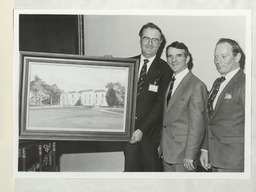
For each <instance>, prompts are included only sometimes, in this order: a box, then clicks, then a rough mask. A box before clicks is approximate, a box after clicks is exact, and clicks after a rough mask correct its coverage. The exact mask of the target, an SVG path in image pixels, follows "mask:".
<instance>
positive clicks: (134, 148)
mask: <svg viewBox="0 0 256 192" xmlns="http://www.w3.org/2000/svg"><path fill="white" fill-rule="evenodd" d="M139 36H140V46H141V55H139V56H137V57H136V58H138V59H139V61H140V65H139V80H138V91H137V104H136V117H135V119H136V120H135V131H134V133H133V135H132V138H131V141H130V142H129V143H126V145H125V149H124V155H125V171H126V172H128V171H161V159H160V158H159V155H158V146H159V143H160V132H161V128H162V117H163V99H164V94H165V91H166V88H167V86H168V84H169V82H170V78H171V76H172V70H171V69H170V67H169V66H168V64H167V63H166V62H165V61H163V60H162V59H161V58H160V57H159V56H158V52H159V48H160V46H161V44H162V42H163V41H164V35H163V33H162V31H161V29H160V28H159V27H158V26H156V25H155V24H153V23H147V24H145V25H144V26H143V27H142V28H141V30H140V32H139Z"/></svg>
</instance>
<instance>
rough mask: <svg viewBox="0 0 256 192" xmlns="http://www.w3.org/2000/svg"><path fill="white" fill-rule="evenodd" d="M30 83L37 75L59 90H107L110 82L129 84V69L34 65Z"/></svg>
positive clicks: (52, 64) (48, 64)
mask: <svg viewBox="0 0 256 192" xmlns="http://www.w3.org/2000/svg"><path fill="white" fill-rule="evenodd" d="M29 74H30V75H29V76H30V77H29V78H30V81H33V79H34V76H35V75H37V76H38V77H39V78H40V79H42V80H43V81H44V82H45V83H47V84H49V85H53V84H57V86H58V88H59V89H61V90H64V91H65V92H69V91H81V90H84V89H93V90H99V89H106V87H105V86H106V85H107V84H108V83H110V82H112V83H115V82H120V83H121V84H122V85H125V84H126V83H127V79H128V69H127V68H123V67H122V68H121V67H109V66H108V67H105V66H89V65H74V64H72V66H71V65H60V64H54V63H36V62H35V63H33V64H32V65H31V66H30V73H29Z"/></svg>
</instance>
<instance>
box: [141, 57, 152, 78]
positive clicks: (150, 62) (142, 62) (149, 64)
mask: <svg viewBox="0 0 256 192" xmlns="http://www.w3.org/2000/svg"><path fill="white" fill-rule="evenodd" d="M155 57H156V56H154V57H151V58H149V59H147V58H145V57H143V55H141V56H140V67H139V72H138V77H140V71H141V69H142V67H143V65H144V59H147V60H148V61H149V62H148V63H147V72H146V73H148V70H149V68H150V66H151V64H152V62H153V61H154V59H155Z"/></svg>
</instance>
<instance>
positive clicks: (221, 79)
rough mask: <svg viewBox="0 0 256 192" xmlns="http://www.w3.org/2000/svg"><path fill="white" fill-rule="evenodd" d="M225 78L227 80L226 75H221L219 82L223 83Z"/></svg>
mask: <svg viewBox="0 0 256 192" xmlns="http://www.w3.org/2000/svg"><path fill="white" fill-rule="evenodd" d="M225 80H226V78H225V77H224V76H221V77H219V78H218V83H222V82H223V81H225Z"/></svg>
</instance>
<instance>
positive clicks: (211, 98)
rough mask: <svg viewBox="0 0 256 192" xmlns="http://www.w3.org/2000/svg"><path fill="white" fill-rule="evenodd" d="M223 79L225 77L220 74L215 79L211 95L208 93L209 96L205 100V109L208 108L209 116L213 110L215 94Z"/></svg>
mask: <svg viewBox="0 0 256 192" xmlns="http://www.w3.org/2000/svg"><path fill="white" fill-rule="evenodd" d="M225 80H226V78H225V77H223V76H221V77H219V78H218V79H216V81H215V83H214V85H213V88H212V93H211V95H210V97H209V98H208V101H207V109H208V115H209V117H210V116H211V114H212V112H213V101H214V99H215V98H216V95H217V94H218V91H219V88H220V84H221V83H222V82H223V81H225Z"/></svg>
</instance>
